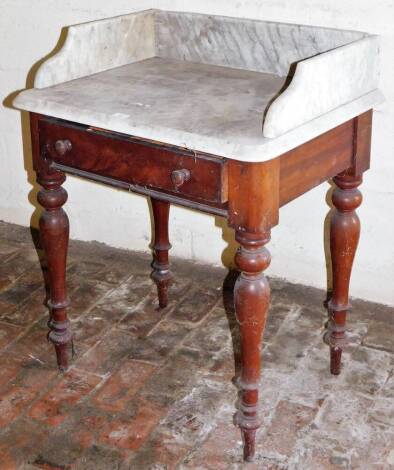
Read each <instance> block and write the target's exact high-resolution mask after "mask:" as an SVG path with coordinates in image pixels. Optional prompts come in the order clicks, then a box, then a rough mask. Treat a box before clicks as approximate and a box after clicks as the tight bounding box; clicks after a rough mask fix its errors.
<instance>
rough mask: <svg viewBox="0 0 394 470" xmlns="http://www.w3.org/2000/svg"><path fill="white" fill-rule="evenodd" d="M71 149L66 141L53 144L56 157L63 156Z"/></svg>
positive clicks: (69, 143)
mask: <svg viewBox="0 0 394 470" xmlns="http://www.w3.org/2000/svg"><path fill="white" fill-rule="evenodd" d="M71 149H72V144H71V142H70V141H69V140H68V139H64V140H57V141H56V142H55V150H56V152H57V154H58V155H60V156H63V155H64V154H65V153H67V152H68V151H69V150H71Z"/></svg>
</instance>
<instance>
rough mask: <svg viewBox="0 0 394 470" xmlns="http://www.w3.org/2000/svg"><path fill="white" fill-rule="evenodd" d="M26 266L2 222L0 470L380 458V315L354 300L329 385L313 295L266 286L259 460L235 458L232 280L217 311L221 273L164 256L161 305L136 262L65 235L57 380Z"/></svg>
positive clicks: (318, 302) (383, 404)
mask: <svg viewBox="0 0 394 470" xmlns="http://www.w3.org/2000/svg"><path fill="white" fill-rule="evenodd" d="M38 259H39V258H38V255H37V253H36V251H35V250H34V248H33V246H32V242H31V237H30V232H29V231H28V230H27V229H23V228H20V227H17V226H13V225H7V224H4V223H0V363H1V371H0V470H8V469H21V470H34V469H35V468H36V469H43V470H55V469H66V470H80V469H83V470H87V469H95V470H100V469H109V470H111V469H119V470H126V469H133V470H139V469H141V470H145V469H148V470H149V469H151V470H156V469H161V470H170V469H174V470H175V469H178V470H182V469H194V470H196V469H197V470H199V469H202V470H205V469H212V470H220V469H226V470H227V469H232V470H233V469H234V470H237V469H246V470H255V469H259V470H260V469H261V470H284V469H289V470H290V469H296V470H298V469H305V470H309V469H311V470H315V469H319V470H320V469H340V468H376V469H377V468H382V469H383V468H385V469H386V468H387V469H388V468H390V466H391V465H393V462H394V452H393V451H392V449H393V448H394V422H393V418H392V417H393V415H394V414H393V410H394V406H393V404H392V400H391V399H392V397H393V389H394V388H393V383H394V382H393V377H394V351H393V349H394V348H393V347H392V344H393V343H392V332H393V328H394V312H393V309H389V308H388V307H384V306H380V305H372V304H368V303H366V302H361V301H355V302H354V305H355V308H354V310H353V311H352V314H351V316H350V317H351V318H350V327H351V328H352V327H353V329H354V331H357V334H355V335H353V336H352V345H351V348H349V351H348V352H347V353H346V354H345V365H344V371H343V374H342V375H341V376H340V377H335V378H332V377H330V376H329V375H328V351H327V349H326V346H325V345H324V344H323V342H322V333H323V325H324V322H325V320H326V312H325V310H324V308H323V307H322V301H323V299H324V293H323V292H321V291H318V290H316V289H311V288H308V287H302V286H294V285H291V284H286V283H284V282H282V281H275V280H274V281H273V282H272V294H273V295H272V298H273V302H272V307H271V315H272V316H271V317H270V318H269V319H268V324H267V330H266V331H267V334H266V337H265V344H266V346H265V348H264V349H263V363H265V364H266V375H265V379H264V375H263V380H262V385H261V396H262V414H263V416H262V418H263V422H264V426H263V427H262V429H261V430H260V432H259V434H258V437H257V455H256V461H255V462H254V463H252V464H244V463H243V462H242V459H241V456H242V443H241V436H240V433H239V430H238V429H237V428H236V427H234V425H233V424H232V416H233V413H234V411H235V406H236V400H237V391H236V389H235V387H234V385H233V384H232V382H231V379H232V377H233V375H234V373H235V371H238V370H239V364H238V362H237V361H238V358H239V337H238V333H237V328H236V322H235V318H234V312H233V308H232V305H231V285H232V283H233V281H234V276H233V275H230V276H228V278H227V280H226V282H225V283H224V285H225V291H224V305H225V308H223V296H222V290H221V287H222V284H223V278H224V276H225V273H224V271H223V270H221V269H218V268H212V267H209V266H208V267H204V266H201V265H197V264H195V263H191V262H186V261H179V260H175V261H174V263H173V271H174V274H175V280H174V283H173V285H172V286H171V290H170V303H169V305H168V307H167V308H166V309H164V310H160V311H159V310H158V308H157V299H156V287H155V286H154V284H153V283H152V281H151V280H150V278H149V273H150V257H149V256H147V255H144V254H138V253H132V252H125V251H122V250H115V249H112V248H109V247H106V246H104V245H100V244H97V243H81V242H71V243H70V255H69V264H68V280H69V282H68V286H69V294H70V298H71V300H72V308H71V309H70V318H71V321H72V326H73V329H74V339H75V350H76V357H75V358H74V359H73V360H72V362H71V368H70V370H69V372H67V373H66V374H64V375H61V374H60V373H58V372H57V369H56V361H55V355H54V351H53V348H52V346H51V345H50V344H48V343H47V341H46V333H47V326H46V322H47V309H46V307H45V289H44V286H43V279H44V276H43V273H42V271H41V270H40V267H39V264H38V263H39V262H38ZM352 321H353V324H352ZM357 322H359V323H357ZM234 350H235V352H234ZM234 358H235V360H236V363H234ZM366 403H370V404H371V406H366V405H365V404H366ZM373 403H375V405H374V406H372V404H373ZM352 430H357V432H354V431H352ZM363 465H364V467H363ZM365 465H366V466H367V467H365Z"/></svg>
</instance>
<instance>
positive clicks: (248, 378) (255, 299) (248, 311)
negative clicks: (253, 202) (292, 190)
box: [234, 232, 271, 461]
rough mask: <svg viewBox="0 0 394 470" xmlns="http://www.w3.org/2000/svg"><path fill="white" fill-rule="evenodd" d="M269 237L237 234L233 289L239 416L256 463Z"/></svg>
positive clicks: (248, 454) (249, 457)
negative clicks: (238, 358)
mask: <svg viewBox="0 0 394 470" xmlns="http://www.w3.org/2000/svg"><path fill="white" fill-rule="evenodd" d="M269 238H270V234H269V232H268V233H260V234H247V233H241V232H237V233H236V239H237V241H238V242H239V243H240V245H241V246H240V248H239V249H238V251H237V254H236V256H235V263H236V265H237V267H238V269H239V270H240V271H241V274H240V276H239V277H238V279H237V281H236V283H235V288H234V301H235V310H236V316H237V321H238V323H239V326H240V333H241V353H242V372H241V377H240V380H239V386H240V389H241V401H240V405H239V411H238V413H237V416H236V421H237V424H238V425H239V426H240V428H241V432H242V437H243V441H244V459H245V460H246V461H251V460H253V457H254V453H255V437H256V430H257V429H258V428H259V426H260V422H259V418H258V394H259V392H258V387H259V378H260V354H261V340H262V335H263V331H264V326H265V320H266V316H267V310H268V304H269V299H270V289H269V284H268V281H267V279H266V278H265V276H264V274H263V271H264V270H265V269H266V268H267V267H268V266H269V264H270V259H271V258H270V254H269V252H268V250H267V249H266V248H265V247H264V245H265V244H266V243H267V242H268V241H269Z"/></svg>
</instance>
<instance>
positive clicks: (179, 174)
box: [171, 169, 191, 189]
mask: <svg viewBox="0 0 394 470" xmlns="http://www.w3.org/2000/svg"><path fill="white" fill-rule="evenodd" d="M190 176H191V174H190V171H189V170H186V169H182V170H174V171H173V172H172V173H171V180H172V182H173V184H174V186H175V188H177V189H178V188H179V187H180V186H182V185H183V183H186V181H189V179H190Z"/></svg>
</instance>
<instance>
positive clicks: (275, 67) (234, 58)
mask: <svg viewBox="0 0 394 470" xmlns="http://www.w3.org/2000/svg"><path fill="white" fill-rule="evenodd" d="M364 35H365V34H364V33H360V32H357V31H342V30H337V29H329V28H320V27H313V26H302V25H296V24H285V23H274V22H266V21H255V20H251V19H243V18H229V17H223V16H210V15H202V14H197V13H177V12H169V11H160V10H159V11H157V12H156V14H155V36H156V55H157V56H158V57H163V58H169V59H178V60H185V61H190V62H200V63H205V64H212V65H223V66H227V67H234V68H241V69H246V70H254V71H257V72H267V73H274V74H276V75H279V76H281V77H284V76H286V75H287V74H288V72H289V66H290V64H292V63H294V62H297V61H299V60H302V59H305V58H307V57H312V56H315V55H316V54H319V53H321V52H324V51H328V50H330V49H334V48H336V47H338V46H342V45H344V44H347V43H350V42H352V41H356V40H358V39H360V38H362V37H363V36H364Z"/></svg>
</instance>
